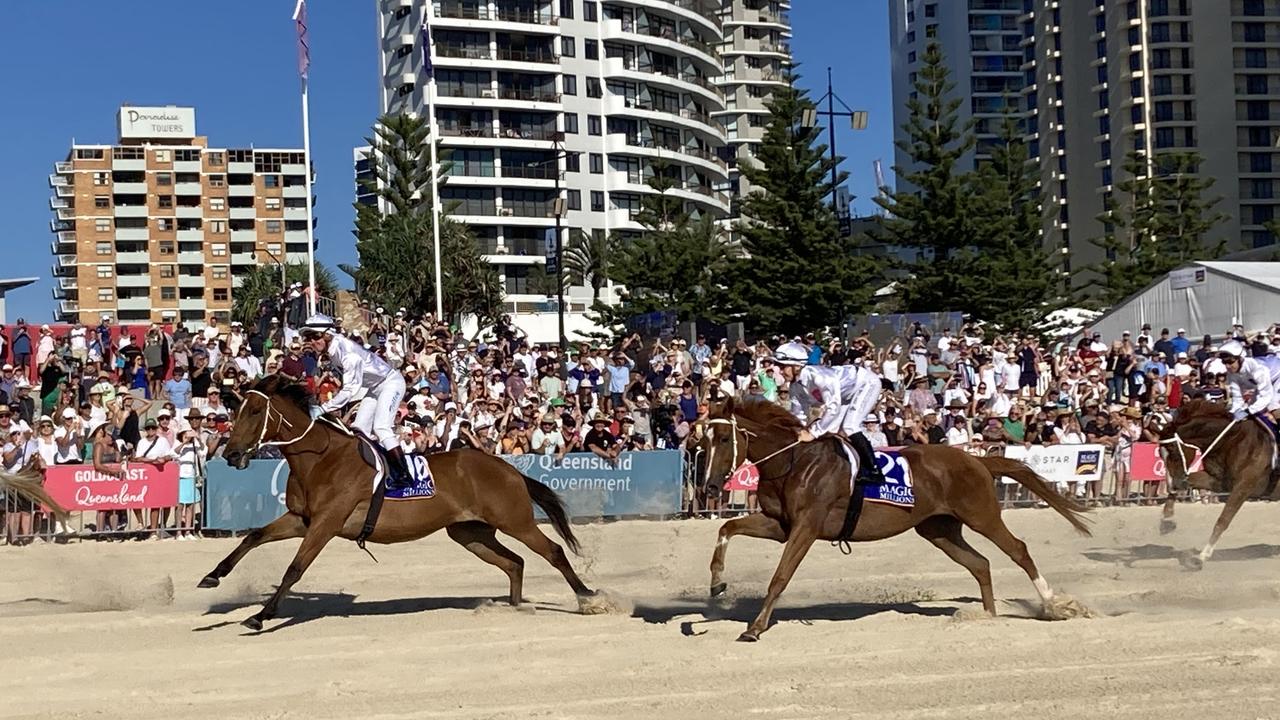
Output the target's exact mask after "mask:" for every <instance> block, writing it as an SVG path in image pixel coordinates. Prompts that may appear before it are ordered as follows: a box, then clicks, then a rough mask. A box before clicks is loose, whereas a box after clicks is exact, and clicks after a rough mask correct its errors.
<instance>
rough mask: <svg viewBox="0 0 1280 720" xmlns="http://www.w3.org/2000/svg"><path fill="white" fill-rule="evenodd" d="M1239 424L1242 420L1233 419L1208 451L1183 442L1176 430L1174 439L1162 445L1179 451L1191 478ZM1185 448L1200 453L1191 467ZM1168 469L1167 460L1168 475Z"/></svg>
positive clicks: (1187, 473)
mask: <svg viewBox="0 0 1280 720" xmlns="http://www.w3.org/2000/svg"><path fill="white" fill-rule="evenodd" d="M1238 422H1240V418H1232V419H1231V422H1229V423H1227V426H1226V427H1224V428H1222V432H1220V433H1218V436H1217V437H1215V438H1214V439H1213V442H1211V443H1209V447H1208V449H1206V450H1201V449H1200V446H1199V445H1195V444H1193V443H1189V442H1187V441H1186V440H1183V439H1182V436H1181V435H1179V434H1178V431H1176V430H1175V431H1174V432H1173V437H1171V438H1165V439H1164V440H1161V441H1160V444H1161V445H1173V446H1174V447H1175V448H1176V449H1177V451H1178V457H1179V458H1181V459H1182V467H1183V470H1185V471H1186V475H1188V476H1189V475H1191V474H1192V473H1194V472H1197V471H1198V470H1200V468H1202V467H1204V461H1205V458H1207V457H1208V456H1209V453H1211V452H1213V449H1214V448H1216V447H1217V446H1218V443H1219V442H1220V441H1221V440H1222V438H1224V437H1226V435H1227V433H1228V432H1229V431H1230V430H1231V428H1233V427H1235V425H1236V423H1238ZM1185 448H1191V449H1192V450H1195V451H1196V453H1198V455H1197V457H1196V458H1195V459H1194V460H1192V462H1191V465H1190V466H1188V465H1187V455H1186V450H1185ZM1166 455H1167V453H1166ZM1168 467H1169V462H1168V460H1166V461H1165V468H1166V470H1165V472H1166V474H1167V473H1168ZM1183 480H1186V478H1185V477H1184V478H1183Z"/></svg>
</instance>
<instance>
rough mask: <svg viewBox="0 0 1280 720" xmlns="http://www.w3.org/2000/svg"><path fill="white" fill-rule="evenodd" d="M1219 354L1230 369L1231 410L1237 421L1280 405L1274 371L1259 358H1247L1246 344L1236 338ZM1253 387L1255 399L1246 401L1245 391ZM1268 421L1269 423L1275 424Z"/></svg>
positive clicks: (1228, 371)
mask: <svg viewBox="0 0 1280 720" xmlns="http://www.w3.org/2000/svg"><path fill="white" fill-rule="evenodd" d="M1218 357H1219V358H1220V359H1221V360H1222V362H1223V364H1224V365H1226V368H1227V383H1228V385H1229V386H1230V389H1231V412H1232V414H1233V415H1235V417H1236V419H1237V420H1240V419H1243V418H1245V417H1247V416H1249V415H1261V414H1263V413H1266V412H1268V411H1269V410H1272V409H1274V408H1275V407H1277V404H1276V397H1275V389H1274V388H1273V387H1272V385H1271V370H1270V369H1268V368H1267V366H1266V365H1264V364H1262V363H1261V362H1258V360H1257V359H1256V358H1252V357H1246V356H1245V354H1244V346H1243V345H1241V344H1240V343H1239V342H1238V341H1236V340H1228V341H1227V342H1225V343H1223V344H1222V347H1220V348H1218ZM1251 389H1252V390H1253V391H1254V395H1253V401H1252V402H1248V403H1246V402H1245V393H1246V392H1247V391H1249V390H1251ZM1267 419H1268V420H1269V419H1270V418H1267ZM1267 424H1268V425H1269V426H1270V425H1271V424H1272V423H1267Z"/></svg>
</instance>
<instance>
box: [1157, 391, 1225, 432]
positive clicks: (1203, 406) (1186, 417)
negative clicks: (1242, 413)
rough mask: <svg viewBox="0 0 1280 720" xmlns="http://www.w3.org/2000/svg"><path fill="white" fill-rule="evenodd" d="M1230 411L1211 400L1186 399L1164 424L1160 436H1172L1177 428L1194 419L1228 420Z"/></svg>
mask: <svg viewBox="0 0 1280 720" xmlns="http://www.w3.org/2000/svg"><path fill="white" fill-rule="evenodd" d="M1230 419H1231V411H1230V410H1228V409H1227V408H1226V406H1225V405H1223V404H1221V403H1216V402H1213V401H1212V400H1202V399H1195V400H1188V401H1186V402H1185V403H1183V404H1182V405H1181V406H1180V407H1179V408H1178V412H1177V414H1176V415H1175V416H1174V418H1173V421H1172V422H1170V423H1169V424H1168V425H1166V426H1165V428H1164V432H1162V433H1161V436H1162V437H1173V434H1174V433H1175V432H1177V431H1178V430H1179V428H1182V427H1185V426H1186V425H1187V424H1188V423H1190V422H1192V421H1194V420H1230Z"/></svg>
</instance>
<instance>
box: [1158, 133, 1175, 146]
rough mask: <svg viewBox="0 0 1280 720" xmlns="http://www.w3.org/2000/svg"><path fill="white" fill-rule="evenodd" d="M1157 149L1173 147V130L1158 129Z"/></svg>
mask: <svg viewBox="0 0 1280 720" xmlns="http://www.w3.org/2000/svg"><path fill="white" fill-rule="evenodd" d="M1156 147H1157V148H1170V147H1173V128H1156Z"/></svg>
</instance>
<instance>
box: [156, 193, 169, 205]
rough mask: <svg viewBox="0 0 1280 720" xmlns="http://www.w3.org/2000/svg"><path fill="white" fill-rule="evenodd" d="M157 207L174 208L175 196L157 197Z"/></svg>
mask: <svg viewBox="0 0 1280 720" xmlns="http://www.w3.org/2000/svg"><path fill="white" fill-rule="evenodd" d="M156 207H159V208H171V207H173V196H172V195H157V196H156Z"/></svg>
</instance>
